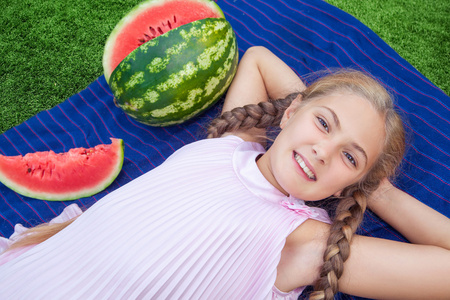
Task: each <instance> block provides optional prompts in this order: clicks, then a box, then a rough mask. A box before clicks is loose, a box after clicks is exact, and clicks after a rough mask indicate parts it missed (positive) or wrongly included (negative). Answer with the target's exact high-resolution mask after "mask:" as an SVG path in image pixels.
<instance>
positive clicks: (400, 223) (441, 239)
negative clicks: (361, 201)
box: [368, 180, 450, 250]
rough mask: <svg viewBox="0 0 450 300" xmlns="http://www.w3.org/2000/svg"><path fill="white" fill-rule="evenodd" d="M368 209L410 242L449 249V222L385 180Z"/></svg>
mask: <svg viewBox="0 0 450 300" xmlns="http://www.w3.org/2000/svg"><path fill="white" fill-rule="evenodd" d="M368 205H369V208H370V209H371V210H372V211H373V212H374V213H376V214H377V215H378V216H380V218H382V219H383V220H385V221H386V222H387V223H389V224H390V225H391V226H392V227H394V228H395V229H396V230H397V231H399V232H400V233H401V234H402V235H403V236H405V237H406V238H407V239H408V240H409V241H410V242H411V243H414V244H422V245H434V246H438V247H442V248H445V249H447V250H450V219H449V218H447V217H446V216H444V215H442V214H440V213H439V212H437V211H435V210H434V209H432V208H430V207H428V206H427V205H425V204H423V203H422V202H420V201H419V200H417V199H415V198H414V197H412V196H410V195H408V194H407V193H405V192H403V191H401V190H399V189H398V188H396V187H394V186H393V185H392V184H391V183H389V181H388V180H385V181H384V182H383V183H382V185H381V186H380V188H378V190H376V191H375V192H374V194H373V195H372V196H371V199H369V202H368Z"/></svg>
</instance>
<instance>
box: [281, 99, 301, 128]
mask: <svg viewBox="0 0 450 300" xmlns="http://www.w3.org/2000/svg"><path fill="white" fill-rule="evenodd" d="M300 101H301V98H295V99H294V100H293V101H292V102H291V104H290V105H289V107H288V108H287V109H286V110H285V111H284V114H283V117H282V118H281V122H280V128H281V129H283V128H284V126H286V124H287V122H288V121H289V119H290V118H291V117H292V116H293V115H294V113H295V112H296V111H297V109H298V107H299V106H300Z"/></svg>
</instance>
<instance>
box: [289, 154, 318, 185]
mask: <svg viewBox="0 0 450 300" xmlns="http://www.w3.org/2000/svg"><path fill="white" fill-rule="evenodd" d="M294 157H295V160H296V161H297V162H298V164H299V165H300V167H301V168H302V170H303V172H305V173H306V175H308V177H309V179H313V180H316V176H314V173H313V172H312V171H311V170H310V169H309V168H308V167H307V166H306V164H305V162H304V161H303V159H302V158H301V157H300V155H298V154H297V153H295V156H294Z"/></svg>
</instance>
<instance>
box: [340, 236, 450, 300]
mask: <svg viewBox="0 0 450 300" xmlns="http://www.w3.org/2000/svg"><path fill="white" fill-rule="evenodd" d="M449 278H450V251H449V250H446V249H444V248H441V247H436V246H429V245H416V244H408V243H401V242H395V241H391V240H385V239H378V238H372V237H366V236H355V237H354V239H353V241H352V246H351V251H350V257H349V259H348V260H347V261H346V262H345V264H344V273H343V275H342V277H341V279H340V280H339V290H340V291H342V292H344V293H347V294H351V295H355V296H361V297H367V298H374V299H402V300H403V299H420V300H421V299H436V300H437V299H449V297H450V284H449Z"/></svg>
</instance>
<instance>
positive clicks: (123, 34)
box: [103, 0, 224, 82]
mask: <svg viewBox="0 0 450 300" xmlns="http://www.w3.org/2000/svg"><path fill="white" fill-rule="evenodd" d="M205 18H224V15H223V12H222V10H221V9H220V8H219V6H218V5H217V4H216V3H215V2H214V1H211V0H148V1H144V2H142V3H141V4H139V5H138V6H136V7H135V8H133V9H132V10H131V11H130V12H129V13H128V14H127V15H126V17H125V18H123V19H122V20H120V22H119V23H118V24H117V25H116V27H115V28H114V30H113V31H112V32H111V35H110V36H109V37H108V40H107V41H106V45H105V55H104V56H103V69H104V73H105V78H106V81H107V82H108V81H109V76H110V75H111V73H112V71H113V70H114V69H115V68H116V67H117V66H118V65H119V63H120V62H121V61H122V60H123V59H124V58H125V57H127V56H128V54H130V53H131V52H133V50H134V49H136V48H138V47H139V46H140V45H142V44H143V43H145V42H148V41H149V40H151V39H153V38H155V37H157V36H160V35H162V34H164V33H166V32H168V31H170V30H171V29H174V28H177V27H179V26H181V25H184V24H188V23H191V22H193V21H197V20H202V19H205Z"/></svg>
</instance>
